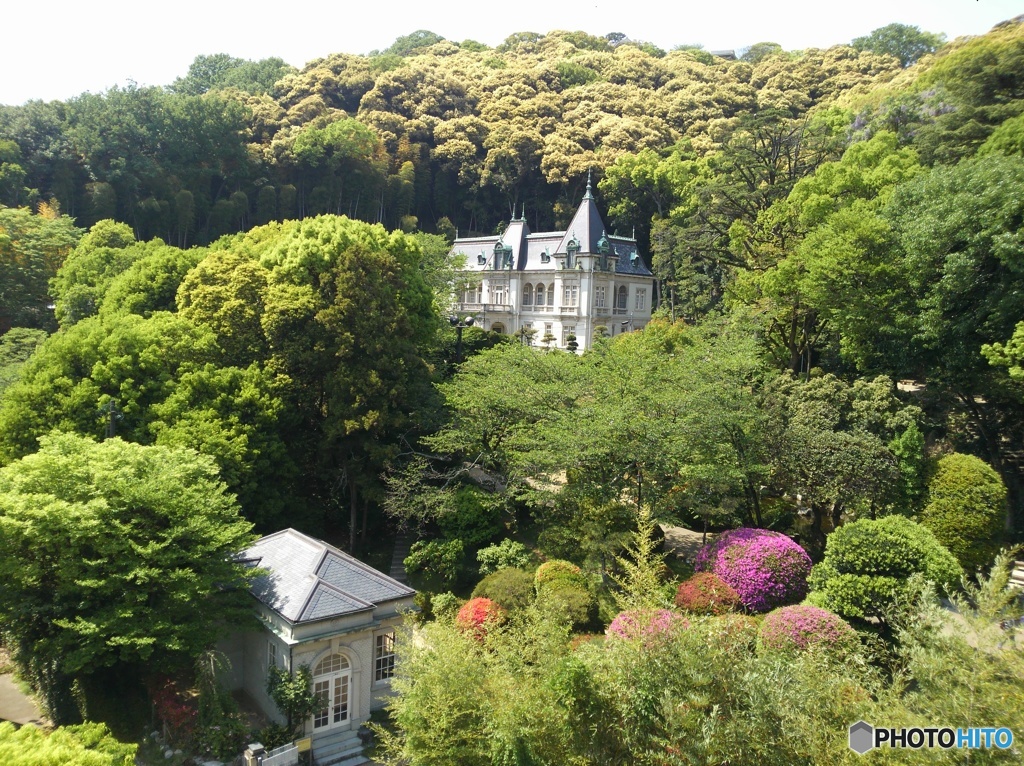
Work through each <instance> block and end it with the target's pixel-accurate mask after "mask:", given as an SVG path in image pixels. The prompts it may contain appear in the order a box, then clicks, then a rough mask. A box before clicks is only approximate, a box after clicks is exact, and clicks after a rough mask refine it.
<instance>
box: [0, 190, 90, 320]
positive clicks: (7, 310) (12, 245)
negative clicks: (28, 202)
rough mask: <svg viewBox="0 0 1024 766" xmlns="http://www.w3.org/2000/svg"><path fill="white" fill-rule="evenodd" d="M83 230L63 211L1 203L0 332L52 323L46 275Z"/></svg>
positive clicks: (51, 274) (51, 275)
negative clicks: (55, 212) (35, 211)
mask: <svg viewBox="0 0 1024 766" xmlns="http://www.w3.org/2000/svg"><path fill="white" fill-rule="evenodd" d="M47 210H51V212H52V209H50V208H47ZM81 235H82V232H81V230H80V229H77V228H75V226H74V222H73V221H72V219H71V218H68V217H67V216H65V215H49V214H48V215H42V214H40V215H33V214H32V213H30V212H29V211H28V210H27V209H26V208H8V207H3V206H2V205H0V332H2V331H4V330H7V329H9V328H10V327H12V326H14V327H33V328H37V329H52V328H53V313H52V310H51V303H52V300H51V297H50V294H51V293H50V285H49V281H50V279H51V278H52V277H53V276H54V275H55V274H56V273H57V271H58V269H60V268H61V265H62V264H63V263H64V261H65V259H66V258H67V257H68V254H69V253H70V252H71V251H72V248H74V247H75V244H76V243H77V242H78V239H79V237H81Z"/></svg>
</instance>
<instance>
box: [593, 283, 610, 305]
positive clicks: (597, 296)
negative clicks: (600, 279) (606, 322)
mask: <svg viewBox="0 0 1024 766" xmlns="http://www.w3.org/2000/svg"><path fill="white" fill-rule="evenodd" d="M607 295H608V288H606V287H605V286H604V285H602V286H600V287H595V288H594V308H597V309H603V308H604V307H605V301H606V300H607Z"/></svg>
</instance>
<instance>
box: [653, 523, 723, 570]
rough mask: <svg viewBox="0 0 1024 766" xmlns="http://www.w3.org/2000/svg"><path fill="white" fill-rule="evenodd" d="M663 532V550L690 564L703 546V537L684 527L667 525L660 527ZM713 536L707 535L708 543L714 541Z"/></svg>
mask: <svg viewBox="0 0 1024 766" xmlns="http://www.w3.org/2000/svg"><path fill="white" fill-rule="evenodd" d="M661 528H662V530H664V532H665V550H666V551H667V552H668V553H669V554H670V555H673V556H676V557H678V558H681V559H684V560H685V561H690V562H692V561H693V559H694V557H696V555H697V551H699V550H700V549H701V547H702V546H703V545H704V535H703V534H701V533H700V532H694V531H693V530H692V529H687V528H686V527H671V526H669V525H667V524H662V525H661ZM714 539H715V536H714V535H713V534H709V535H708V541H711V540H714Z"/></svg>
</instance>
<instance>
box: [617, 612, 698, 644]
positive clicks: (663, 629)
mask: <svg viewBox="0 0 1024 766" xmlns="http://www.w3.org/2000/svg"><path fill="white" fill-rule="evenodd" d="M689 624H690V623H689V621H688V620H687V619H686V618H685V617H683V616H682V615H679V614H676V613H675V612H673V611H671V610H669V609H649V610H638V609H628V610H626V611H625V612H619V613H618V615H616V617H615V619H614V620H612V621H611V624H610V625H609V626H608V630H606V631H605V635H607V636H608V638H622V639H627V640H628V639H632V638H643V639H644V642H645V643H647V642H649V641H652V640H657V639H659V638H661V637H663V636H665V635H667V634H669V633H671V632H672V631H674V630H678V629H680V628H685V627H687V626H688V625H689Z"/></svg>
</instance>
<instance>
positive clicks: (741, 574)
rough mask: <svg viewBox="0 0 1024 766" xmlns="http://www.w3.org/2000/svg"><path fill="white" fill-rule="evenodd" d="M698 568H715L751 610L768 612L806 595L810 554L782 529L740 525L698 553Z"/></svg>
mask: <svg viewBox="0 0 1024 766" xmlns="http://www.w3.org/2000/svg"><path fill="white" fill-rule="evenodd" d="M694 564H695V568H696V570H697V571H698V572H712V573H714V574H716V575H718V576H719V577H721V578H722V580H724V581H725V582H726V583H727V584H728V585H730V586H731V587H732V588H734V589H735V590H736V592H737V593H738V594H739V597H740V603H741V604H743V606H744V607H746V608H747V609H749V610H751V611H752V612H767V611H769V610H771V609H774V608H775V607H777V606H782V605H783V604H787V603H792V602H793V601H800V600H801V599H803V597H804V596H806V595H807V576H808V575H809V574H810V572H811V558H810V556H808V555H807V552H806V551H805V550H804V549H803V548H801V547H800V546H799V545H797V544H796V543H795V542H793V541H792V540H791V539H790V538H788V537H786V535H784V534H781V533H780V532H770V531H768V530H765V529H749V528H740V529H733V530H731V531H729V532H723V533H722V534H721V535H719V536H718V537H717V538H716V539H715V540H714V541H713V542H711V543H708V544H707V545H705V546H704V547H703V548H701V549H700V552H699V553H698V554H697V559H696V561H695V562H694Z"/></svg>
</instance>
